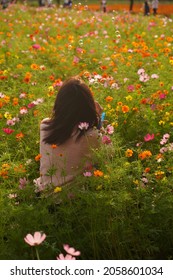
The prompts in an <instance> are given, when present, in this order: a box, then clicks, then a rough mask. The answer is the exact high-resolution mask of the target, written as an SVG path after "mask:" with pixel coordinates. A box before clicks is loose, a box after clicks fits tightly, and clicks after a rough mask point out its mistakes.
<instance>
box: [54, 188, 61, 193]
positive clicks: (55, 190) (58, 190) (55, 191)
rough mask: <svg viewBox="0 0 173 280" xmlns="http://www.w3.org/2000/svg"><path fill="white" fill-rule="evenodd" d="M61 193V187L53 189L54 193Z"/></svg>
mask: <svg viewBox="0 0 173 280" xmlns="http://www.w3.org/2000/svg"><path fill="white" fill-rule="evenodd" d="M61 191H62V188H61V187H56V188H54V193H58V192H61Z"/></svg>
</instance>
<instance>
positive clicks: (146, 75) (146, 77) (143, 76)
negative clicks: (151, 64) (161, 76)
mask: <svg viewBox="0 0 173 280" xmlns="http://www.w3.org/2000/svg"><path fill="white" fill-rule="evenodd" d="M149 79H150V78H149V76H148V74H146V73H144V74H142V75H140V77H139V80H140V81H141V82H144V83H145V82H147V81H148V80H149Z"/></svg>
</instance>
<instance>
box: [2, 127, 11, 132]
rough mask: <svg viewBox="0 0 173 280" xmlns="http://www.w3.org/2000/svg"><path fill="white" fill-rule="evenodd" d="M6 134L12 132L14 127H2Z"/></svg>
mask: <svg viewBox="0 0 173 280" xmlns="http://www.w3.org/2000/svg"><path fill="white" fill-rule="evenodd" d="M2 130H3V131H4V132H5V133H6V134H11V133H13V132H14V129H11V128H8V127H7V128H3V129H2Z"/></svg>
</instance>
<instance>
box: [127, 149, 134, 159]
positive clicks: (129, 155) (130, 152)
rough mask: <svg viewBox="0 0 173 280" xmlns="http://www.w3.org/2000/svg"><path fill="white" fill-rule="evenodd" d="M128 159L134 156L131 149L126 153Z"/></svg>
mask: <svg viewBox="0 0 173 280" xmlns="http://www.w3.org/2000/svg"><path fill="white" fill-rule="evenodd" d="M125 155H126V157H132V156H133V151H132V150H130V149H127V150H126V152H125Z"/></svg>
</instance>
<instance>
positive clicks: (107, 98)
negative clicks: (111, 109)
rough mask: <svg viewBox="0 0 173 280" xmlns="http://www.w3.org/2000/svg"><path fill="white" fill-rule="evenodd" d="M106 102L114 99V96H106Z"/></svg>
mask: <svg viewBox="0 0 173 280" xmlns="http://www.w3.org/2000/svg"><path fill="white" fill-rule="evenodd" d="M105 100H106V102H111V101H112V100H113V97H112V96H107V97H106V98H105Z"/></svg>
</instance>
